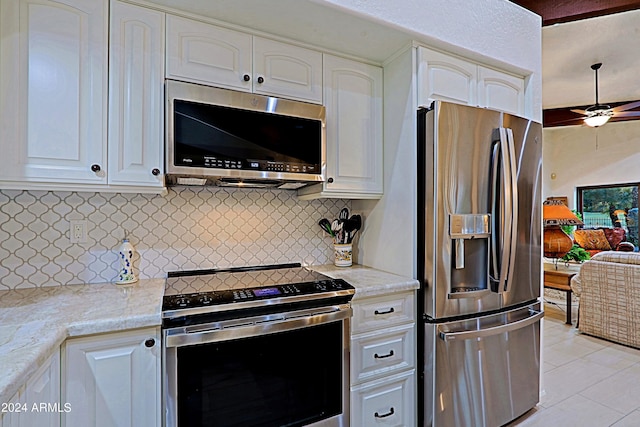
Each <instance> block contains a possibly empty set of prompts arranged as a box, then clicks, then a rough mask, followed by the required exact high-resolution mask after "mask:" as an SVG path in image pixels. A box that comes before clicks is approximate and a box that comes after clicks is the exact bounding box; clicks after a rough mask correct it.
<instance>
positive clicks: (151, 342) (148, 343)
mask: <svg viewBox="0 0 640 427" xmlns="http://www.w3.org/2000/svg"><path fill="white" fill-rule="evenodd" d="M154 345H156V340H154V339H153V338H149V339H148V340H146V341H145V342H144V346H145V347H148V348H151V347H153V346H154Z"/></svg>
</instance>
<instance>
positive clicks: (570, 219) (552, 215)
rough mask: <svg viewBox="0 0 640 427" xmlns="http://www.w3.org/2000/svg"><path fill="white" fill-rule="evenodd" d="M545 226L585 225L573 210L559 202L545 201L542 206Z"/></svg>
mask: <svg viewBox="0 0 640 427" xmlns="http://www.w3.org/2000/svg"><path fill="white" fill-rule="evenodd" d="M542 219H543V221H544V226H545V227H548V226H550V225H584V223H583V222H582V221H580V219H579V218H578V217H577V216H576V214H574V213H573V212H571V210H570V209H569V208H568V207H567V205H565V204H564V203H562V202H561V201H559V200H545V202H544V203H543V204H542Z"/></svg>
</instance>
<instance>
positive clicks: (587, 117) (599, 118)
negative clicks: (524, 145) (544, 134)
mask: <svg viewBox="0 0 640 427" xmlns="http://www.w3.org/2000/svg"><path fill="white" fill-rule="evenodd" d="M600 67H602V63H597V64H593V65H592V66H591V69H592V70H593V71H594V72H595V80H596V84H595V86H596V103H595V105H592V106H590V107H588V108H586V109H584V110H582V109H576V108H573V109H568V110H569V111H571V112H573V113H577V114H580V115H582V116H584V117H579V118H576V117H573V118H569V117H567V115H566V114H564V113H561V111H560V110H564V111H566V110H567V109H557V110H545V111H544V113H545V119H546V118H547V116H548V117H549V120H545V122H546V123H545V126H564V125H573V124H579V122H580V121H582V122H584V124H585V125H587V126H590V127H599V126H602V125H604V124H605V123H607V122H608V121H609V119H611V118H612V117H616V118H617V117H640V111H628V110H633V109H634V108H637V107H640V101H634V102H629V103H625V104H621V105H620V104H618V105H615V106H613V107H611V106H610V105H605V104H600V102H599V101H598V70H599V69H600ZM552 114H553V117H552ZM553 118H556V120H553Z"/></svg>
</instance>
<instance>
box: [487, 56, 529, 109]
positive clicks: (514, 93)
mask: <svg viewBox="0 0 640 427" xmlns="http://www.w3.org/2000/svg"><path fill="white" fill-rule="evenodd" d="M524 90H525V86H524V79H522V78H520V77H516V76H512V75H511V74H506V73H503V72H500V71H496V70H493V69H491V68H486V67H482V66H479V67H478V104H479V105H481V106H485V107H489V108H493V109H494V110H500V111H505V112H507V113H512V114H516V115H519V116H523V115H524V111H525V104H524Z"/></svg>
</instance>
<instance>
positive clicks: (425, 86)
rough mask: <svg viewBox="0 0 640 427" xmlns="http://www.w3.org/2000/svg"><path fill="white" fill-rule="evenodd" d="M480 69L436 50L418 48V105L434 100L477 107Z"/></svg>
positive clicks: (425, 104)
mask: <svg viewBox="0 0 640 427" xmlns="http://www.w3.org/2000/svg"><path fill="white" fill-rule="evenodd" d="M477 68H478V67H477V66H476V65H475V64H472V63H469V62H467V61H464V60H462V59H459V58H455V57H452V56H449V55H445V54H444V53H440V52H437V51H435V50H430V49H426V48H423V47H419V48H418V105H420V106H423V107H428V106H429V105H431V103H432V102H433V101H436V100H440V101H449V102H455V103H457V104H464V105H476V98H477V96H476V94H477V73H478V71H477Z"/></svg>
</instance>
